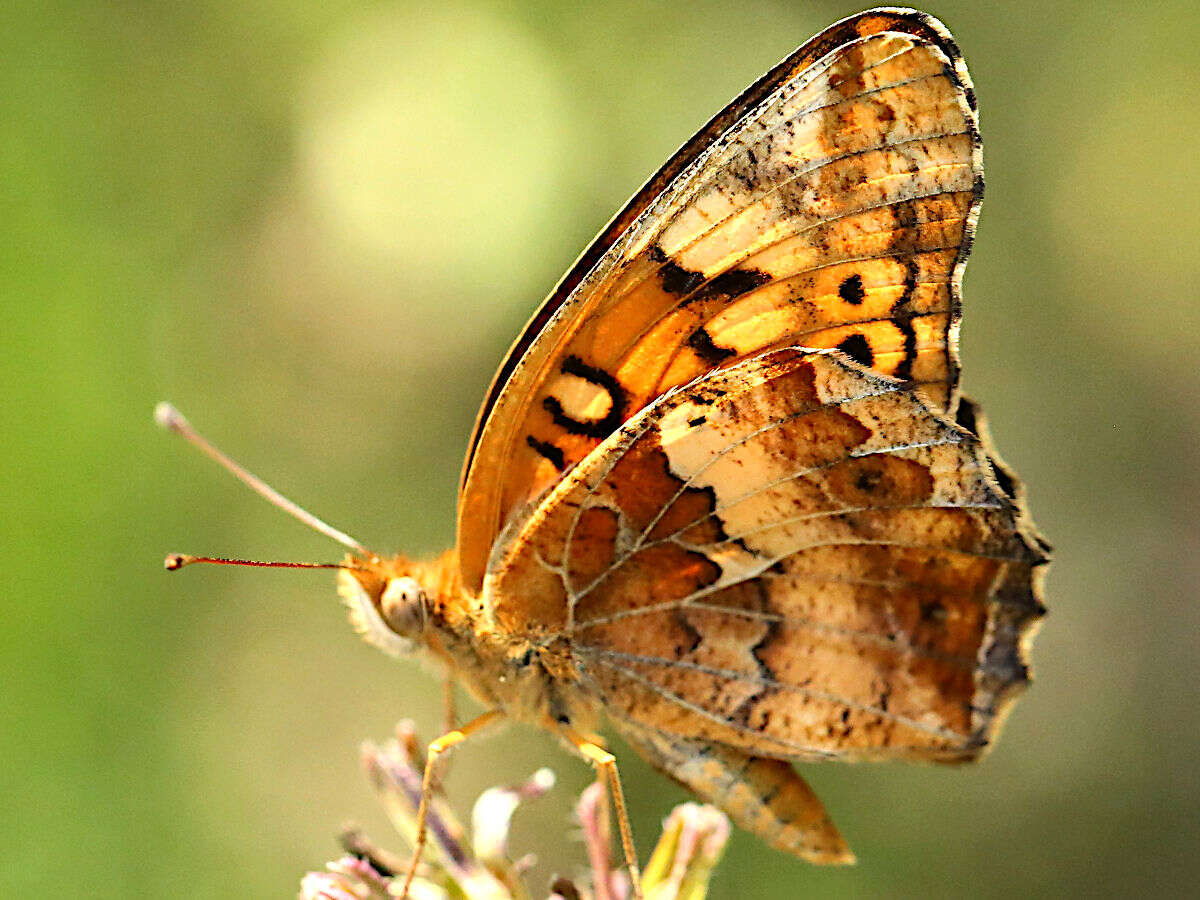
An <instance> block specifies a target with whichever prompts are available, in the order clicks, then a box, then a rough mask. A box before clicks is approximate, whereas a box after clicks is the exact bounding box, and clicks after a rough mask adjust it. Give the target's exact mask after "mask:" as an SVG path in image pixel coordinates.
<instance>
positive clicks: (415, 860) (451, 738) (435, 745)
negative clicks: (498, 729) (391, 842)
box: [400, 709, 504, 900]
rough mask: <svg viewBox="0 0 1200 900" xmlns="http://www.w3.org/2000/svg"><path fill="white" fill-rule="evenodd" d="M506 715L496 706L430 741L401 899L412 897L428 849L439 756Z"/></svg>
mask: <svg viewBox="0 0 1200 900" xmlns="http://www.w3.org/2000/svg"><path fill="white" fill-rule="evenodd" d="M503 717H504V713H503V712H501V711H500V710H498V709H493V710H492V711H491V712H486V713H484V714H483V715H482V716H479V717H478V718H477V719H472V720H471V721H470V722H468V723H467V724H466V725H463V726H462V727H461V728H457V729H455V730H454V731H449V732H447V733H446V734H443V735H442V736H441V737H440V738H438V739H437V740H436V741H433V742H432V743H430V745H429V749H428V751H427V753H426V756H425V774H424V776H423V777H422V779H421V802H420V803H418V804H417V828H416V838H415V840H414V842H413V855H412V861H411V862H410V863H409V864H408V871H407V872H405V873H404V887H403V888H401V890H400V898H401V900H404V898H406V897H408V889H409V886H410V885H411V884H412V880H413V876H414V875H416V874H417V865H418V864H419V863H420V862H421V851H423V850H424V849H425V826H426V820H427V819H428V817H429V798H430V796H431V795H432V793H433V779H434V766H435V765H436V764H437V759H438V757H439V756H441V755H442V754H443V753H445V752H446V751H447V750H449V749H450V748H451V747H453V746H454V745H455V744H460V743H462V742H463V741H465V740H466V739H467V738H469V737H470V736H471V735H472V734H475V733H476V732H478V731H481V730H483V729H484V728H486V727H487V726H489V725H491V724H493V723H494V722H497V721H499V720H500V719H502V718H503Z"/></svg>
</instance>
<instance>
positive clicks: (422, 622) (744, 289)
mask: <svg viewBox="0 0 1200 900" xmlns="http://www.w3.org/2000/svg"><path fill="white" fill-rule="evenodd" d="M982 188H983V174H982V156H981V144H980V139H979V134H978V131H977V125H976V109H975V95H974V93H973V91H972V89H971V84H970V80H969V79H968V76H967V72H966V68H965V67H964V65H963V61H962V57H961V56H960V54H959V51H958V48H957V47H956V46H955V44H954V41H953V39H952V38H951V36H950V34H949V33H948V32H947V31H946V30H945V28H944V27H943V26H942V25H941V23H940V22H938V21H937V20H935V19H933V18H931V17H929V16H927V15H924V14H922V13H919V12H915V11H912V10H900V9H878V10H872V11H868V12H865V13H861V14H859V15H856V16H852V17H851V18H848V19H845V20H844V21H842V22H839V23H837V24H836V25H833V26H832V27H830V28H829V29H828V30H826V31H825V32H823V33H822V34H820V35H818V36H817V37H815V38H813V39H812V40H811V41H809V42H808V43H807V44H805V45H804V46H803V47H801V48H800V49H799V50H797V51H796V52H795V53H793V54H792V55H791V56H789V57H788V58H787V59H785V60H784V61H783V62H782V63H780V64H779V65H778V66H776V67H775V68H774V69H772V70H771V71H770V72H768V73H767V74H766V75H765V76H764V77H763V78H762V79H760V80H759V81H758V82H757V83H755V84H754V85H752V86H751V87H750V88H749V89H747V90H746V92H745V93H743V94H742V95H741V96H740V97H738V98H737V99H736V100H734V101H733V103H731V104H730V105H729V106H728V107H726V108H725V109H724V110H722V111H721V112H720V113H719V114H718V115H717V116H716V117H715V118H714V119H713V120H712V121H711V122H709V124H708V125H706V126H705V127H704V128H703V129H702V130H701V131H700V133H699V134H697V135H696V136H695V137H693V138H692V139H691V140H690V141H688V143H687V144H686V145H684V147H683V148H682V149H681V150H680V151H679V152H678V153H677V154H676V155H675V156H674V157H673V158H672V159H671V160H670V161H669V162H668V163H667V164H666V165H665V166H664V167H663V169H662V170H661V171H660V172H659V173H658V174H657V175H655V176H654V177H653V178H652V179H651V180H650V181H649V183H648V184H647V185H646V186H645V187H643V188H642V190H640V191H639V192H638V193H637V195H636V196H635V197H634V198H633V200H632V201H630V203H629V204H628V205H627V206H626V207H625V209H623V210H622V211H621V212H620V213H619V214H618V215H617V216H616V218H615V219H613V221H612V222H611V224H609V225H608V227H607V228H605V229H604V231H603V232H602V233H601V234H600V236H599V237H598V238H597V239H596V241H595V242H594V243H593V244H592V246H591V247H589V248H588V249H587V250H586V251H585V252H584V254H583V255H582V256H581V257H580V259H579V260H578V262H577V263H576V264H575V265H574V267H573V268H572V269H571V270H570V272H568V273H567V275H566V277H565V278H564V279H563V280H562V282H561V283H560V284H559V285H558V287H557V288H556V289H555V290H554V292H553V293H552V294H551V296H550V298H549V299H548V300H547V301H546V302H545V304H544V305H543V306H542V308H541V309H540V310H539V311H538V312H537V314H536V315H535V316H534V317H533V320H532V321H531V322H530V323H529V325H528V327H527V328H526V330H525V333H524V334H523V335H522V336H521V338H520V339H519V340H518V341H517V343H516V344H515V345H514V347H513V348H512V350H511V351H510V352H509V354H508V357H507V359H506V360H505V362H504V363H503V365H502V366H501V368H500V370H499V372H498V374H497V375H496V378H495V381H494V383H493V385H492V387H491V389H490V391H489V392H488V395H487V398H486V400H485V401H484V404H483V408H482V410H481V412H480V415H479V419H478V424H477V426H476V428H475V434H474V436H473V437H472V439H471V442H470V449H469V450H468V453H467V459H466V465H465V467H464V470H463V477H462V484H461V490H460V495H459V507H458V546H457V549H455V550H451V551H448V552H446V553H445V554H444V555H443V556H441V557H439V558H437V559H435V560H433V561H430V562H425V563H416V562H411V561H409V560H407V559H405V558H403V557H396V558H392V559H382V558H380V557H377V556H375V555H373V554H370V553H368V552H366V551H364V550H362V548H361V547H360V546H359V545H358V544H357V543H355V542H353V541H352V540H350V539H349V538H347V537H345V536H344V535H340V533H337V534H335V536H339V539H343V538H344V539H345V540H344V542H347V543H349V544H350V546H352V547H353V548H355V550H356V552H355V553H354V554H353V555H352V556H351V557H350V558H349V560H348V562H347V563H346V564H345V566H344V569H343V571H342V572H341V573H340V575H339V583H340V591H341V594H342V596H343V597H344V598H345V600H346V601H347V603H348V604H349V605H350V607H351V611H352V616H353V618H354V620H355V622H356V624H357V625H358V626H359V628H360V629H361V630H362V631H363V632H364V634H365V635H366V637H367V639H368V640H370V641H371V642H372V643H375V644H378V645H379V646H381V647H383V648H384V649H385V650H389V651H394V652H398V651H406V650H409V649H411V648H415V649H419V650H421V651H423V652H425V653H427V654H429V655H431V656H432V657H433V658H435V659H436V660H437V661H439V662H441V663H442V664H443V665H444V666H445V668H446V670H447V672H448V673H449V675H450V677H453V678H455V679H457V680H458V681H459V682H461V683H462V684H464V685H465V686H466V687H467V688H468V689H469V690H470V691H471V692H472V693H473V694H474V695H475V696H476V697H477V698H479V699H480V700H481V701H482V702H483V703H485V704H486V705H487V706H488V708H489V709H490V710H491V712H489V713H487V714H486V715H485V716H483V717H482V718H481V719H478V720H476V721H475V722H473V723H471V724H470V725H468V726H464V727H463V728H461V729H459V730H457V731H453V732H451V733H450V734H449V735H448V736H447V737H445V738H443V739H441V740H440V741H438V742H435V744H434V745H433V747H432V748H431V753H430V757H429V759H430V767H431V769H430V771H432V763H433V760H434V759H436V757H437V755H438V753H439V752H440V751H441V750H444V749H445V748H446V747H448V746H450V745H451V744H453V743H455V742H457V741H458V740H461V739H462V738H463V737H465V736H466V735H467V734H469V733H471V731H474V730H477V729H478V727H481V726H482V725H483V724H486V723H489V722H492V721H494V720H496V719H498V718H501V717H504V718H510V719H515V720H520V721H525V722H530V723H533V724H535V725H538V726H540V727H543V728H545V729H547V730H549V731H551V732H553V733H555V734H558V735H560V736H562V737H563V738H565V739H566V741H567V742H568V743H569V744H571V745H573V746H574V747H575V748H577V749H578V750H580V751H581V752H582V753H583V754H584V755H585V756H587V757H588V758H589V759H591V761H592V762H594V763H596V764H597V765H598V766H599V767H600V768H601V770H602V773H603V774H604V775H605V776H606V777H608V778H609V781H610V785H611V786H612V787H613V788H614V792H615V793H614V799H615V800H616V801H617V804H618V813H619V815H620V824H621V825H622V836H623V838H624V840H625V844H626V853H627V856H628V857H629V862H630V864H631V866H633V865H634V864H635V861H634V859H633V854H632V848H631V842H630V839H629V832H628V826H627V823H626V821H625V816H624V809H623V802H622V801H621V797H620V785H619V781H618V780H617V778H616V770H615V766H614V764H613V760H612V756H611V754H608V753H607V752H606V751H604V750H603V749H601V747H600V744H599V738H598V737H597V735H596V731H597V728H598V727H599V720H600V714H601V712H602V711H603V713H604V714H605V716H606V718H607V720H608V721H609V722H610V723H611V724H612V726H613V727H614V728H615V729H616V730H617V731H618V732H619V733H620V734H621V735H622V736H623V737H624V738H625V739H626V740H627V741H628V742H629V743H630V744H631V745H632V746H633V747H634V748H636V749H637V751H638V752H639V753H641V754H642V755H643V756H644V757H645V758H646V759H647V760H648V761H649V762H651V763H652V764H653V765H654V766H656V767H658V768H659V769H661V770H663V771H664V772H666V773H668V774H669V775H671V776H673V777H674V778H675V779H676V780H678V781H680V782H682V783H683V784H685V785H687V786H688V787H689V788H691V789H692V790H693V791H695V792H696V793H697V794H699V795H700V796H702V797H704V798H706V799H708V800H710V801H712V802H713V803H716V804H717V805H719V806H720V807H722V808H723V809H725V810H726V812H728V813H729V815H730V816H731V817H732V818H733V820H734V821H735V822H737V823H738V824H739V825H741V826H742V827H743V828H746V829H748V830H750V831H752V832H754V833H755V834H757V835H759V836H760V837H762V838H763V839H764V840H766V841H767V842H768V843H769V844H771V845H772V846H774V847H777V848H779V849H781V850H785V851H787V852H790V853H794V854H797V855H799V856H801V857H804V858H805V859H808V860H811V861H813V862H818V863H844V862H849V861H851V860H852V859H853V857H852V855H851V853H850V851H849V849H848V847H847V845H846V843H845V842H844V841H843V839H842V837H841V836H840V834H839V833H838V831H837V829H836V828H835V827H834V825H833V824H832V823H831V822H830V820H829V818H828V817H827V816H826V814H825V812H824V810H823V808H822V806H821V804H820V801H819V800H818V799H817V798H816V796H815V795H814V794H813V792H812V791H811V790H810V789H809V787H808V786H807V785H806V784H805V782H804V781H803V780H802V779H801V777H800V776H799V775H798V774H797V773H796V772H795V771H794V770H793V768H792V767H791V765H790V762H789V761H791V760H817V759H844V760H863V759H890V758H916V759H927V760H937V761H961V760H970V759H974V758H976V757H978V756H979V755H980V754H981V753H982V752H983V751H984V750H985V749H986V748H987V747H988V745H989V744H990V743H991V741H992V739H993V737H994V735H995V733H996V729H997V727H998V725H999V722H1000V720H1001V718H1002V716H1003V713H1004V710H1005V708H1006V707H1007V706H1008V703H1009V701H1010V700H1011V699H1012V698H1013V697H1014V695H1015V694H1016V693H1017V692H1018V690H1019V689H1020V688H1021V687H1022V686H1023V685H1024V684H1025V683H1026V681H1027V678H1028V674H1027V673H1028V670H1027V663H1026V659H1025V653H1026V651H1025V644H1026V643H1027V641H1028V638H1029V636H1030V634H1031V632H1032V629H1033V625H1034V623H1036V621H1037V620H1038V619H1039V617H1040V616H1041V614H1042V613H1043V606H1042V604H1041V601H1040V599H1039V594H1040V582H1041V572H1042V570H1043V567H1044V565H1045V563H1046V562H1047V559H1048V549H1049V548H1048V546H1047V545H1046V544H1045V543H1044V542H1043V541H1042V540H1041V538H1039V537H1038V536H1037V534H1036V532H1035V530H1034V528H1033V525H1032V523H1031V522H1030V520H1029V518H1028V516H1027V514H1026V512H1025V510H1024V505H1023V502H1022V498H1021V493H1020V488H1019V487H1018V485H1017V482H1016V479H1015V478H1014V477H1013V475H1012V473H1011V472H1009V471H1008V470H1007V469H1006V468H1005V467H1004V466H1003V464H1002V463H1001V462H1000V461H999V460H998V459H997V457H996V455H995V453H994V451H993V450H992V449H991V441H990V440H989V438H988V435H987V431H986V428H985V426H984V422H983V419H982V416H981V414H980V413H979V411H978V409H977V408H976V407H975V405H974V404H972V403H971V402H970V401H969V400H966V399H964V398H963V397H961V396H960V395H959V392H958V372H959V365H958V354H957V348H956V344H957V333H958V327H959V317H960V311H959V306H960V303H959V301H960V285H961V280H962V274H963V267H964V265H965V263H966V257H967V253H968V250H969V248H970V244H971V240H972V236H973V233H974V230H975V222H976V218H977V216H978V213H979V204H980V198H981V194H982ZM168 419H170V416H168ZM168 424H171V425H173V426H174V427H177V428H180V429H181V430H182V429H183V428H184V427H185V426H186V423H182V420H181V419H172V420H171V421H168ZM187 561H189V558H175V559H174V560H173V562H174V564H175V565H178V564H181V563H182V562H187ZM418 853H419V848H418ZM414 865H415V863H414Z"/></svg>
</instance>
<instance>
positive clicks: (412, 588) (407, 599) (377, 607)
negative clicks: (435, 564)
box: [338, 558, 429, 655]
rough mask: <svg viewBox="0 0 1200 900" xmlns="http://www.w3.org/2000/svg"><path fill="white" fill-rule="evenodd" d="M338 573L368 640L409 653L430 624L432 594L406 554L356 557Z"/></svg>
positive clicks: (397, 652) (356, 624) (341, 588)
mask: <svg viewBox="0 0 1200 900" xmlns="http://www.w3.org/2000/svg"><path fill="white" fill-rule="evenodd" d="M349 564H350V565H351V566H352V568H345V569H343V570H342V571H341V572H339V573H338V593H339V594H341V596H342V599H343V600H344V601H345V603H346V606H347V607H348V608H349V610H350V621H351V623H353V625H354V627H355V629H356V630H357V631H358V633H359V634H361V635H362V636H363V638H365V639H366V641H367V643H369V644H373V645H374V646H376V647H379V648H380V649H381V650H384V651H386V652H388V653H391V654H393V655H400V654H405V653H410V652H411V651H412V650H414V649H415V648H416V647H417V646H418V645H419V644H420V643H421V640H422V637H423V636H424V634H425V629H426V627H427V626H428V624H429V596H428V594H427V593H426V590H425V588H424V586H423V585H422V584H421V582H420V581H419V580H418V578H417V577H416V576H418V574H419V573H418V572H417V571H415V570H414V568H413V567H412V565H411V564H410V563H409V562H408V561H407V560H405V559H403V558H397V559H391V560H380V559H370V560H362V559H354V558H351V560H350V563H349Z"/></svg>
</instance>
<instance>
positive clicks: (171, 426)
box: [154, 400, 188, 431]
mask: <svg viewBox="0 0 1200 900" xmlns="http://www.w3.org/2000/svg"><path fill="white" fill-rule="evenodd" d="M154 422H155V424H156V425H158V427H159V428H165V429H166V430H167V431H179V430H181V429H183V428H185V427H187V424H188V421H187V419H185V418H184V417H183V414H182V413H181V412H180V411H179V410H177V409H176V408H175V407H174V406H172V405H171V404H170V403H167V402H166V401H165V400H164V401H163V402H161V403H159V404H158V405H157V406H155V407H154Z"/></svg>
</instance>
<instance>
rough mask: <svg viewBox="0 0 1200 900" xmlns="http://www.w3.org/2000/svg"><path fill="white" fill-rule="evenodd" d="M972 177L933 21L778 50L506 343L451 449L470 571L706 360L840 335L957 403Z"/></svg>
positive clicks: (880, 18)
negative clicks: (459, 474) (467, 440)
mask: <svg viewBox="0 0 1200 900" xmlns="http://www.w3.org/2000/svg"><path fill="white" fill-rule="evenodd" d="M981 192H982V168H981V151H980V144H979V138H978V132H977V129H976V121H975V111H974V96H973V94H972V91H971V88H970V85H969V81H968V78H967V75H966V69H965V67H964V66H963V64H962V60H961V57H960V56H959V54H958V50H957V48H956V47H955V45H954V43H953V41H952V39H951V38H950V36H949V34H948V33H947V32H946V31H945V29H944V28H943V27H942V26H941V24H940V23H939V22H937V21H936V20H935V19H932V18H930V17H927V16H925V15H923V14H920V13H916V12H912V11H875V12H870V13H864V14H861V15H859V16H855V17H853V18H850V19H847V20H845V21H843V22H841V23H838V24H837V25H835V26H833V27H832V28H830V29H829V30H828V31H826V32H824V33H823V34H821V35H819V36H818V37H816V38H814V39H813V40H812V41H810V42H809V43H808V44H806V45H805V46H804V47H802V48H801V49H799V50H797V51H796V53H794V54H793V55H792V56H791V57H789V58H788V59H786V60H784V61H783V62H782V63H781V64H780V65H779V66H777V67H776V68H775V69H774V70H772V71H771V72H769V73H768V74H767V75H766V76H764V78H763V79H762V80H761V81H759V82H758V83H757V84H755V85H753V86H752V87H751V88H750V89H749V90H748V91H747V92H746V93H745V94H744V95H743V96H742V97H740V98H738V99H737V100H736V101H734V103H732V104H731V105H730V106H729V107H728V108H727V109H725V110H724V111H723V112H722V113H721V114H719V115H718V116H717V117H716V118H715V119H714V120H713V121H712V122H711V123H709V125H708V126H706V127H705V128H704V129H703V130H701V132H700V133H699V134H698V135H696V137H694V138H693V139H692V140H691V141H690V142H689V143H688V144H687V145H685V146H684V147H683V149H681V150H680V151H679V153H678V154H677V155H676V156H675V157H674V158H673V159H672V160H671V161H670V162H669V163H668V164H667V166H666V167H665V168H664V169H663V170H662V171H661V172H660V173H659V174H658V175H657V176H655V178H654V179H652V180H651V181H650V183H649V184H647V185H646V187H645V188H643V189H642V191H641V192H640V193H639V194H638V195H637V196H636V197H635V198H634V199H633V200H632V201H631V203H630V204H629V206H628V207H627V208H626V209H625V210H624V211H623V212H622V213H621V214H619V215H618V216H617V218H616V219H614V221H613V222H612V223H611V224H610V225H609V226H608V228H607V229H606V230H605V231H604V232H603V233H602V234H601V235H600V237H599V238H598V239H597V241H596V243H595V244H593V246H592V247H591V248H589V250H588V251H587V252H585V254H584V255H583V256H582V257H581V258H580V260H579V261H578V262H577V263H576V265H575V267H574V268H573V269H572V270H571V272H570V273H568V275H567V277H566V278H565V279H564V281H563V282H562V283H561V284H560V285H559V286H558V288H557V289H556V290H555V292H554V293H553V294H552V295H551V297H550V298H549V300H547V302H546V304H545V305H544V306H543V308H542V309H541V310H540V311H539V313H538V314H537V315H536V316H535V317H534V319H533V321H531V322H530V324H529V326H528V327H527V329H526V332H525V334H524V335H523V336H522V338H521V339H520V340H519V341H518V342H517V344H516V345H515V346H514V347H513V349H512V350H511V351H510V354H509V357H508V359H507V360H506V361H505V363H504V365H503V366H502V367H501V369H500V371H499V373H498V375H497V377H496V381H495V383H494V384H493V386H492V389H491V391H490V393H489V396H488V398H487V400H486V401H485V403H484V406H483V409H482V411H481V413H480V419H479V424H478V425H477V428H476V434H475V436H474V438H473V440H472V444H471V449H470V451H469V452H468V456H467V461H466V464H465V467H464V481H463V488H462V493H461V496H460V502H459V533H458V548H459V554H460V560H461V566H462V573H463V581H464V586H465V587H466V589H467V590H468V591H469V592H471V593H475V592H477V591H478V590H479V587H480V585H481V583H482V580H483V575H484V572H485V569H486V567H487V563H488V558H489V554H490V553H491V551H492V548H493V546H494V545H495V543H496V538H497V536H498V535H499V534H500V532H501V530H502V529H504V528H505V527H508V526H510V525H511V523H512V522H513V521H514V520H519V519H520V518H521V517H522V516H523V515H525V514H526V512H527V511H528V509H529V506H530V504H531V503H533V502H534V501H535V500H536V499H537V498H539V497H540V496H541V495H542V494H543V493H544V492H545V491H546V490H547V489H548V488H549V487H551V486H552V485H553V484H555V483H556V482H557V481H558V480H559V479H561V478H562V477H563V475H564V473H565V472H567V471H569V470H570V469H571V467H572V466H574V465H576V464H577V463H578V462H579V461H580V460H582V459H583V458H584V457H585V456H587V454H588V453H590V452H591V451H592V450H593V449H595V447H596V446H597V445H598V444H599V443H600V442H601V441H602V440H604V439H605V438H606V437H607V436H608V435H610V434H612V433H613V432H614V431H615V430H616V429H617V428H619V427H620V426H621V425H622V423H624V422H626V421H628V420H629V419H630V418H631V417H632V416H634V415H636V414H637V413H638V411H639V410H641V409H643V408H644V407H645V406H646V405H647V404H649V403H651V402H653V400H654V399H655V398H657V397H659V396H661V395H662V394H663V393H664V392H666V391H668V390H670V389H671V388H673V387H676V386H679V385H682V384H686V383H688V382H689V381H691V380H692V379H694V378H696V377H697V376H699V375H702V374H704V373H705V372H707V371H710V370H712V369H713V368H716V367H720V366H727V365H731V364H734V363H736V362H738V361H739V360H743V359H747V358H750V357H752V356H754V355H756V354H758V353H761V352H763V351H764V350H767V349H770V348H772V347H785V346H792V345H803V346H807V347H839V348H841V349H842V350H843V351H845V352H846V353H848V354H849V355H850V356H852V357H853V358H855V359H856V360H858V361H859V362H860V363H862V364H863V365H865V366H867V367H869V368H872V369H874V370H875V371H878V372H881V373H883V374H887V375H892V376H895V377H897V378H903V379H908V380H910V381H911V382H913V383H914V384H915V385H916V386H917V387H916V389H917V390H918V391H919V392H920V393H921V395H922V396H923V397H924V398H925V399H926V401H927V402H929V403H930V404H931V405H933V406H936V407H939V408H942V409H945V410H947V411H952V408H953V406H954V403H955V385H956V381H957V371H958V365H957V358H956V351H955V341H956V328H957V320H958V306H959V285H960V280H961V275H962V267H963V264H964V261H965V258H966V253H967V250H968V247H969V243H970V240H971V235H972V233H973V229H974V222H975V219H976V216H977V213H978V204H979V198H980V195H981Z"/></svg>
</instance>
